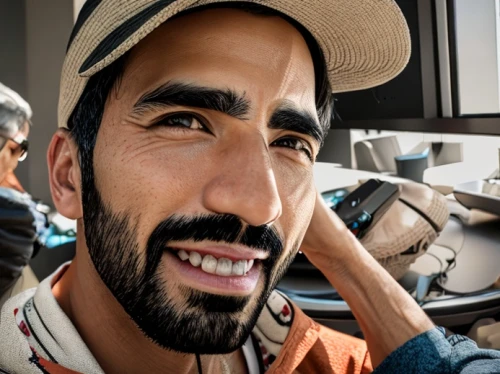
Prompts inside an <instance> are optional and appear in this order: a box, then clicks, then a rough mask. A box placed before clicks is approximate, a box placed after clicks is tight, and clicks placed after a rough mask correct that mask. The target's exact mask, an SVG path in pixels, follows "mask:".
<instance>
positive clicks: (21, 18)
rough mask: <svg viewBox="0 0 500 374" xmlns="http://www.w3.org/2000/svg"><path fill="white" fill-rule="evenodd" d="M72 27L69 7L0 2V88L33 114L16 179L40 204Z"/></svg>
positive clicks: (65, 1)
mask: <svg viewBox="0 0 500 374" xmlns="http://www.w3.org/2000/svg"><path fill="white" fill-rule="evenodd" d="M72 26H73V2H72V1H69V0H50V1H40V0H0V35H2V44H1V45H0V82H3V83H5V84H6V85H7V86H9V87H11V88H12V89H14V90H16V91H18V92H19V93H20V94H21V95H22V96H23V97H24V98H25V99H26V100H27V101H28V102H29V103H30V105H31V107H32V108H33V113H34V115H33V124H34V125H33V128H32V129H31V132H30V137H29V140H30V152H29V156H28V158H27V159H26V160H25V161H24V162H23V163H22V164H21V165H20V167H19V169H18V170H16V175H18V177H19V179H20V181H21V183H22V184H23V186H24V187H25V188H26V189H27V190H28V191H29V192H31V193H32V194H33V196H35V197H38V198H41V199H43V200H44V201H46V202H51V197H50V191H49V184H48V175H47V162H46V158H45V155H46V152H47V146H48V144H49V142H50V139H51V137H52V134H53V133H54V131H55V130H56V128H57V102H58V96H59V79H60V74H61V67H62V63H63V60H64V55H65V51H66V44H67V42H68V39H69V35H70V33H71V28H72Z"/></svg>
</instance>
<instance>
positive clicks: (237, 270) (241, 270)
mask: <svg viewBox="0 0 500 374" xmlns="http://www.w3.org/2000/svg"><path fill="white" fill-rule="evenodd" d="M246 267H247V262H246V261H245V260H240V261H237V262H235V263H234V264H233V269H232V273H233V274H234V275H245V270H246Z"/></svg>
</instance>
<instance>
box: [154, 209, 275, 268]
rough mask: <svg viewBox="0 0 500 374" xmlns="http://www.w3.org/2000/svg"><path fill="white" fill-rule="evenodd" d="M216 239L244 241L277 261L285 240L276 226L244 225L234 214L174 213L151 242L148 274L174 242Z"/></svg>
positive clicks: (164, 222)
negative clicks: (171, 242)
mask: <svg viewBox="0 0 500 374" xmlns="http://www.w3.org/2000/svg"><path fill="white" fill-rule="evenodd" d="M186 240H192V241H195V242H201V241H204V240H206V241H214V242H225V243H227V244H240V245H244V246H246V247H249V248H253V249H256V250H259V251H263V252H266V253H268V254H269V258H268V259H267V260H266V261H269V262H271V263H272V262H274V261H275V260H276V259H278V258H279V256H280V255H281V253H282V252H283V248H284V240H283V239H282V238H281V236H280V234H279V233H278V231H277V230H276V228H275V227H274V226H267V225H263V226H251V225H244V224H243V221H242V220H241V219H240V218H239V217H237V216H235V215H232V214H205V215H197V216H193V217H189V216H181V215H173V216H171V217H169V218H168V219H166V220H165V221H163V222H161V223H160V224H159V225H158V226H157V227H156V229H155V230H154V231H153V233H152V234H151V236H150V237H149V240H148V244H147V256H148V257H149V261H147V266H149V267H150V269H146V272H147V273H149V274H150V273H151V272H154V271H155V270H156V266H157V265H158V263H159V260H160V257H161V254H162V252H163V251H164V250H165V248H166V246H167V244H168V242H170V241H186Z"/></svg>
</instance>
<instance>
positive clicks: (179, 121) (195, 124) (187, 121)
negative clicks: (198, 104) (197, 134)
mask: <svg viewBox="0 0 500 374" xmlns="http://www.w3.org/2000/svg"><path fill="white" fill-rule="evenodd" d="M158 124H159V125H162V126H168V127H183V128H186V129H190V130H205V129H206V128H205V126H204V125H203V124H202V123H201V121H200V120H198V118H196V117H195V116H193V115H191V114H187V113H182V114H173V115H170V116H168V117H166V118H164V119H162V120H161V121H160V122H159V123H158Z"/></svg>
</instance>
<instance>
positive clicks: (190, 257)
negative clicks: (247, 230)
mask: <svg viewBox="0 0 500 374" xmlns="http://www.w3.org/2000/svg"><path fill="white" fill-rule="evenodd" d="M168 251H169V252H171V253H173V254H174V255H175V256H177V257H178V258H179V259H180V260H181V261H182V262H185V263H189V264H191V266H193V267H195V268H200V269H201V270H202V271H204V272H205V273H207V274H215V275H220V276H222V277H243V276H245V275H247V274H248V272H249V271H250V270H251V269H252V267H253V266H254V265H255V264H256V263H258V262H259V261H260V260H253V259H251V260H238V261H231V260H230V259H228V258H225V257H221V258H217V257H214V256H213V255H210V254H200V253H199V252H196V251H194V250H193V251H187V250H184V249H176V248H168Z"/></svg>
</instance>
